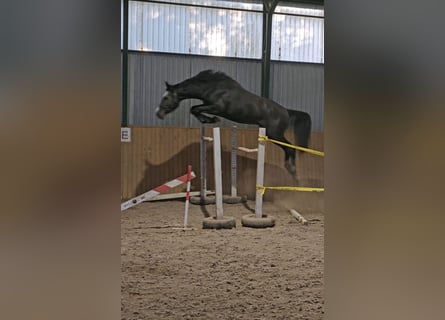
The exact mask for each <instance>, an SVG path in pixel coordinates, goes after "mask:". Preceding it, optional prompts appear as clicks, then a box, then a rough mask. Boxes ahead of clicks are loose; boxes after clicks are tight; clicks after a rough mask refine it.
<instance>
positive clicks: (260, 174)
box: [255, 128, 266, 218]
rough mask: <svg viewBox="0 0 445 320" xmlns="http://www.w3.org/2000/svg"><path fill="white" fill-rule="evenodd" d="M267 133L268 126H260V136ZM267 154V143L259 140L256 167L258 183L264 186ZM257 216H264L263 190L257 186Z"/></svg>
mask: <svg viewBox="0 0 445 320" xmlns="http://www.w3.org/2000/svg"><path fill="white" fill-rule="evenodd" d="M265 135H266V128H260V129H259V130H258V137H260V136H265ZM265 154H266V143H265V142H264V141H258V158H257V168H256V185H257V186H264V158H265ZM255 216H256V217H257V218H262V217H263V195H262V194H261V190H259V189H258V188H257V190H256V194H255Z"/></svg>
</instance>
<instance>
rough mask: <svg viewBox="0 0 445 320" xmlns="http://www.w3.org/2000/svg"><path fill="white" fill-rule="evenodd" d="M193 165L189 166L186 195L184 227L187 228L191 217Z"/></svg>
mask: <svg viewBox="0 0 445 320" xmlns="http://www.w3.org/2000/svg"><path fill="white" fill-rule="evenodd" d="M192 179H193V178H192V166H191V165H188V167H187V192H186V195H185V212H184V229H185V228H187V225H188V218H189V206H190V184H191V183H190V182H191V180H192Z"/></svg>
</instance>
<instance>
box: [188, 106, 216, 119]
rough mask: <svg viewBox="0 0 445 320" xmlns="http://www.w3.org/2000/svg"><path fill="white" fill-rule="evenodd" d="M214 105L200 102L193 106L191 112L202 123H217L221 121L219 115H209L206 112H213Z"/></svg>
mask: <svg viewBox="0 0 445 320" xmlns="http://www.w3.org/2000/svg"><path fill="white" fill-rule="evenodd" d="M213 107H214V105H208V104H199V105H196V106H193V107H191V109H190V112H191V113H192V114H193V115H194V116H195V117H196V118H197V119H198V120H199V122H201V123H216V122H219V121H220V119H219V118H218V117H209V116H206V115H205V114H204V113H210V114H212V108H213Z"/></svg>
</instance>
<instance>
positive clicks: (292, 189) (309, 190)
mask: <svg viewBox="0 0 445 320" xmlns="http://www.w3.org/2000/svg"><path fill="white" fill-rule="evenodd" d="M256 188H257V190H260V192H261V195H264V193H265V192H266V190H267V189H269V190H285V191H302V192H323V191H324V188H310V187H264V186H256Z"/></svg>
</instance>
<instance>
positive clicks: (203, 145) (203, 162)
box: [199, 124, 207, 203]
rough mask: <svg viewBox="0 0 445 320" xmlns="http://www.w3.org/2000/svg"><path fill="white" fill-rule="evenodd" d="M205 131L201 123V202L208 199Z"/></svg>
mask: <svg viewBox="0 0 445 320" xmlns="http://www.w3.org/2000/svg"><path fill="white" fill-rule="evenodd" d="M205 133H206V129H205V127H204V125H202V124H201V140H200V141H199V146H200V151H201V156H200V162H201V163H200V165H201V177H200V180H201V191H200V192H201V194H200V198H201V203H205V201H206V192H207V178H206V177H207V172H206V171H207V169H206V162H207V157H206V152H207V149H206V139H205Z"/></svg>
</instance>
